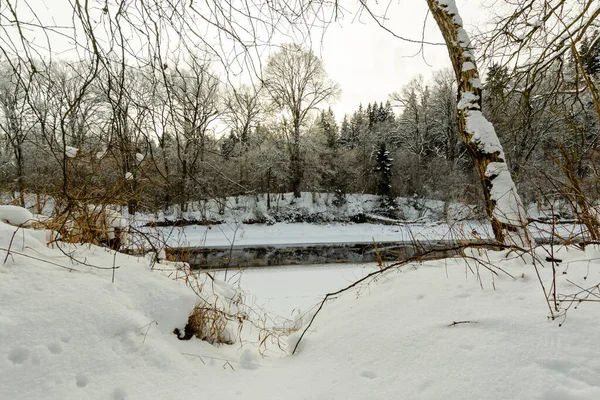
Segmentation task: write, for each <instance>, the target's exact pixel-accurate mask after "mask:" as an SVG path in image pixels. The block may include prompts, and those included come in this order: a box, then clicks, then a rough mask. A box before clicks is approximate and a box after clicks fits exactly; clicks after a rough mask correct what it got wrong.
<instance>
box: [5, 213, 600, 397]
mask: <svg viewBox="0 0 600 400" xmlns="http://www.w3.org/2000/svg"><path fill="white" fill-rule="evenodd" d="M14 229H15V228H14V227H12V226H9V225H6V224H3V223H0V247H2V248H6V247H7V246H8V240H9V238H10V237H11V235H12V232H13V230H14ZM23 233H24V234H19V235H16V236H15V241H14V242H13V244H12V249H13V254H11V255H10V256H9V257H8V258H7V261H6V263H5V264H2V265H0V376H2V379H0V398H3V399H4V398H6V399H17V398H18V399H40V398H44V399H82V398H90V399H147V398H153V399H166V398H196V397H198V396H202V397H206V398H219V399H234V398H241V399H247V400H258V399H260V400H269V399H273V400H275V399H277V400H279V399H281V398H285V399H291V400H295V399H341V398H343V399H382V400H383V399H385V400H387V399H414V398H422V399H442V398H443V399H482V398H485V399H595V398H599V396H600V361H598V360H600V349H599V348H598V346H597V343H596V342H597V332H598V331H600V307H599V306H597V303H594V302H585V301H584V302H581V303H579V302H576V303H570V302H569V300H568V299H569V298H572V297H569V296H571V295H575V294H577V293H579V295H578V296H579V297H580V298H582V299H585V298H588V299H595V298H596V297H598V296H600V294H599V293H598V288H597V286H595V285H597V284H598V282H600V273H599V270H600V269H599V268H598V266H599V265H598V262H597V260H598V259H600V249H599V248H598V247H595V248H594V247H589V248H588V249H587V250H586V251H585V252H583V251H580V250H576V249H574V248H569V249H564V248H563V249H558V248H556V249H555V250H556V254H555V257H556V258H559V259H561V260H562V262H561V263H560V264H559V265H558V267H557V268H558V270H557V277H558V281H557V287H558V290H557V293H559V295H562V296H564V297H562V300H563V301H562V303H561V305H560V307H561V309H562V312H563V314H562V315H561V316H560V317H559V318H558V319H557V320H554V321H552V320H550V319H549V318H548V315H549V309H548V305H547V303H546V302H545V301H544V295H543V291H542V289H541V287H540V284H539V282H538V280H537V277H536V273H535V271H534V270H533V267H532V265H531V264H529V262H530V261H527V258H525V260H526V261H527V263H525V262H524V261H523V259H521V258H519V257H515V255H514V254H512V253H507V252H484V253H481V254H480V253H478V252H472V254H471V255H472V256H473V257H474V259H471V261H469V264H467V263H466V262H465V261H464V260H462V259H451V260H441V261H431V262H427V263H423V264H414V265H407V266H405V267H403V269H401V270H392V271H390V272H388V273H386V274H385V275H382V276H379V277H378V278H377V279H376V280H374V281H371V282H370V284H369V285H366V284H364V285H359V286H358V287H356V288H354V289H352V290H350V291H348V292H347V293H345V294H343V295H341V296H338V297H337V298H336V299H335V300H332V301H329V302H328V303H327V304H326V305H325V307H324V308H323V310H322V311H321V313H320V314H319V315H317V317H316V319H315V322H314V324H313V326H312V327H311V329H310V330H309V331H308V333H307V335H306V336H305V338H304V339H303V341H302V342H301V343H300V347H299V353H298V354H297V355H295V356H292V357H282V354H283V351H282V350H280V349H279V348H278V347H277V346H274V345H272V344H270V343H269V344H268V345H267V347H266V354H267V356H268V357H266V358H263V357H261V356H260V355H259V349H260V346H258V345H256V344H253V343H250V342H248V341H243V342H242V344H241V345H239V344H235V345H233V346H211V345H210V344H208V343H206V342H202V341H200V340H196V339H192V340H190V341H179V340H178V339H177V338H176V337H175V335H173V333H172V331H173V329H174V327H179V328H180V329H181V328H183V325H184V324H185V323H186V320H187V316H188V314H189V312H190V310H191V309H192V308H193V307H194V305H195V301H196V298H195V296H194V295H193V294H192V293H191V291H190V289H189V287H187V286H186V285H185V284H184V282H183V281H181V280H174V279H173V278H174V277H175V272H174V271H173V270H168V269H169V267H168V266H164V265H163V266H161V265H157V266H156V267H157V268H156V269H155V271H151V270H150V266H149V261H148V260H147V259H143V258H135V257H128V256H125V255H122V254H117V255H116V256H115V253H114V252H111V251H108V250H106V249H102V248H99V247H95V246H89V247H88V246H69V247H68V248H65V250H66V251H67V252H69V253H71V254H72V255H73V256H75V257H77V258H78V259H80V260H85V262H86V263H87V264H90V265H95V266H97V267H108V268H109V269H106V270H104V269H96V268H92V267H89V266H85V265H82V264H79V263H72V262H71V261H70V260H69V258H68V257H66V256H65V254H64V253H63V252H61V251H60V250H59V249H56V248H54V249H52V248H48V247H46V244H45V240H44V232H42V231H29V230H23ZM3 254H5V253H3ZM22 254H26V255H28V256H30V257H35V258H29V257H25V256H23V255H22ZM538 255H539V256H540V257H541V258H544V257H546V256H547V255H548V254H547V253H546V252H545V251H544V250H543V249H539V250H538ZM2 258H4V257H2ZM475 259H477V260H479V262H476V261H475ZM41 260H45V261H47V262H45V261H41ZM56 264H58V265H56ZM59 265H60V266H63V267H67V268H73V269H75V270H74V271H69V270H67V269H65V268H61V267H60V266H59ZM113 265H115V266H118V267H119V269H117V270H115V271H114V272H115V281H114V283H112V273H113V270H112V269H110V268H111V267H112V266H113ZM486 266H492V268H496V267H501V268H502V269H503V270H504V271H506V272H508V273H510V274H511V275H512V277H510V276H508V275H506V274H504V273H502V272H499V275H498V276H493V275H492V274H491V273H490V271H489V270H487V269H486ZM540 267H541V269H540V273H541V277H542V280H543V282H544V284H545V287H546V288H549V287H551V285H550V283H551V280H550V279H551V276H552V269H551V264H550V263H548V262H543V263H542V265H540ZM157 269H167V270H166V271H157ZM263 271H264V275H263V276H262V277H261V278H260V279H255V280H254V283H253V284H251V285H246V290H247V291H248V292H252V293H253V294H254V295H256V297H260V296H261V293H271V292H272V291H273V289H274V288H273V287H272V286H273V285H276V286H284V285H285V284H288V285H292V286H295V285H297V284H298V282H299V281H300V280H302V281H305V282H307V283H308V284H310V282H311V281H316V280H320V282H319V284H320V285H322V287H323V290H324V291H335V290H337V289H340V287H339V282H338V283H337V284H335V285H334V284H332V285H331V286H332V287H331V288H330V289H326V286H327V285H326V282H323V279H326V278H325V277H326V276H327V275H323V274H320V272H319V269H318V268H311V269H309V270H306V271H305V272H301V273H303V274H312V275H307V277H306V278H305V279H299V278H294V277H292V276H288V278H284V277H283V276H282V275H281V274H286V271H287V270H286V269H280V270H263ZM294 271H296V272H295V273H298V271H302V270H301V269H294ZM330 271H333V270H330ZM230 273H234V271H230ZM270 273H276V275H277V276H278V280H277V281H276V280H273V279H271V278H270V277H271V275H270ZM165 274H166V275H167V276H168V275H170V278H169V277H167V276H165ZM237 278H239V275H238V276H237ZM237 278H236V279H237ZM243 282H244V278H243V276H242V284H243ZM349 283H351V280H349V281H348V282H347V284H349ZM243 285H244V284H243ZM217 286H219V288H218V290H216V291H215V294H216V295H217V296H223V298H224V299H225V302H226V304H230V302H229V300H228V299H230V298H233V297H234V296H235V293H236V290H233V292H232V291H231V289H232V287H231V286H230V285H217ZM311 286H314V285H311ZM581 288H584V289H587V291H586V290H582V289H581ZM281 289H283V290H280V293H281V294H280V297H278V298H274V299H271V300H270V301H271V302H275V301H277V302H279V301H282V302H283V301H286V302H290V301H291V300H290V299H289V298H287V297H289V296H290V294H289V292H287V291H285V289H284V288H281ZM269 291H271V292H269ZM559 300H560V298H559ZM288 309H289V307H288ZM309 309H310V307H308V306H307V305H306V304H305V305H303V306H302V309H301V310H300V311H299V312H298V313H297V315H298V318H296V319H295V320H296V322H303V321H304V322H306V320H307V318H305V317H306V316H307V315H308V316H310V315H311V314H310V312H309V313H308V314H306V312H307V311H309ZM313 311H314V308H313ZM565 311H566V314H564V312H565ZM259 314H260V312H258V311H257V312H255V317H256V316H258V315H259ZM302 316H304V318H303V317H302ZM262 317H263V318H264V319H265V321H271V320H272V319H273V318H274V316H273V315H272V314H270V313H268V312H266V311H265V313H264V314H262ZM559 323H562V327H559ZM288 327H289V329H293V328H298V326H295V327H294V324H293V321H292V323H290V324H289V325H288ZM241 334H242V335H247V334H248V333H247V332H242V333H241ZM298 335H299V332H297V333H294V334H293V335H292V337H291V338H290V339H289V341H288V346H289V347H291V346H293V345H294V344H295V342H296V341H297V339H298ZM248 337H249V336H246V338H248ZM263 338H264V336H263ZM267 341H268V338H267ZM281 347H282V348H283V349H284V350H285V348H286V346H285V344H283V343H282V345H281ZM261 351H263V352H264V351H265V349H264V348H263V349H262V350H261Z"/></svg>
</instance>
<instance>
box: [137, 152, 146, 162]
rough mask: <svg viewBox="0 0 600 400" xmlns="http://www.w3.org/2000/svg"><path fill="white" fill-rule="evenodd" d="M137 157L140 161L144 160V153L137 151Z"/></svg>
mask: <svg viewBox="0 0 600 400" xmlns="http://www.w3.org/2000/svg"><path fill="white" fill-rule="evenodd" d="M135 159H136V160H138V161H139V162H142V161H144V155H143V154H141V153H135Z"/></svg>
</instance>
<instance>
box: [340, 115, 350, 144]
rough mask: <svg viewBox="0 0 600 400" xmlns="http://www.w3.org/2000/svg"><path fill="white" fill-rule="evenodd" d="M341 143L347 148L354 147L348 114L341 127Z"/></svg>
mask: <svg viewBox="0 0 600 400" xmlns="http://www.w3.org/2000/svg"><path fill="white" fill-rule="evenodd" d="M340 144H341V145H342V146H344V147H347V148H352V129H351V128H350V122H348V115H347V114H346V115H344V119H343V120H342V127H341V128H340Z"/></svg>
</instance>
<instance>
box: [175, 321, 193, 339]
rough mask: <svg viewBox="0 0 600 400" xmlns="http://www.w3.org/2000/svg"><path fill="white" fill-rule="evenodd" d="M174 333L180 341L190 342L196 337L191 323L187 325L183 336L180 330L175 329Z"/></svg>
mask: <svg viewBox="0 0 600 400" xmlns="http://www.w3.org/2000/svg"><path fill="white" fill-rule="evenodd" d="M173 333H174V334H175V335H177V339H179V340H190V339H191V338H193V337H194V330H193V328H192V325H191V324H190V323H189V322H188V323H187V324H186V325H185V328H184V334H183V335H182V334H181V331H180V330H179V328H175V330H174V331H173Z"/></svg>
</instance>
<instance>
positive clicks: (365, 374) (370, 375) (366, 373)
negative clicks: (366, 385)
mask: <svg viewBox="0 0 600 400" xmlns="http://www.w3.org/2000/svg"><path fill="white" fill-rule="evenodd" d="M360 376H362V377H363V378H368V379H375V378H377V374H376V373H375V372H373V371H363V372H361V373H360Z"/></svg>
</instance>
